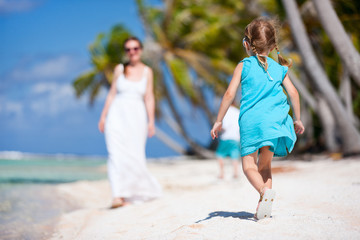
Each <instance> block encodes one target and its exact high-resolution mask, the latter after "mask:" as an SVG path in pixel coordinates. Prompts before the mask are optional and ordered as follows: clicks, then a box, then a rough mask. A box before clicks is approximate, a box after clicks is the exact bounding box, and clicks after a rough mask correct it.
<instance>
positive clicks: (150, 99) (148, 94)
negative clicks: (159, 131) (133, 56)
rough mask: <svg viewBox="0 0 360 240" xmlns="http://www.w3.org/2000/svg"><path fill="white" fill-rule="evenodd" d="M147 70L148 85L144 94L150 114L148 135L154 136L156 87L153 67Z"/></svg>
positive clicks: (148, 113)
mask: <svg viewBox="0 0 360 240" xmlns="http://www.w3.org/2000/svg"><path fill="white" fill-rule="evenodd" d="M148 69H149V71H148V72H147V75H148V76H147V79H148V81H147V85H146V91H145V96H144V101H145V107H146V112H147V115H148V136H149V137H152V136H154V135H155V97H154V88H153V81H154V80H153V79H154V78H153V71H152V69H151V68H148Z"/></svg>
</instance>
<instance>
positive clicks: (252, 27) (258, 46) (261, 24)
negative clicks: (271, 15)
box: [245, 17, 292, 71]
mask: <svg viewBox="0 0 360 240" xmlns="http://www.w3.org/2000/svg"><path fill="white" fill-rule="evenodd" d="M276 25H277V24H276V20H270V19H268V18H264V17H260V18H256V19H255V20H253V21H252V22H251V23H249V24H248V25H247V26H246V28H245V40H246V41H247V42H248V43H249V44H250V47H251V50H252V52H253V53H255V55H256V57H257V59H258V61H259V63H260V65H261V66H262V67H263V68H264V70H265V71H267V68H268V63H267V60H266V56H263V55H260V54H259V53H263V52H267V51H270V50H272V49H273V48H275V49H276V51H277V55H278V62H279V64H281V65H284V66H288V67H291V65H292V62H291V60H290V61H288V60H286V59H285V58H284V57H283V56H281V54H280V50H279V46H278V44H277V31H276V27H275V26H276Z"/></svg>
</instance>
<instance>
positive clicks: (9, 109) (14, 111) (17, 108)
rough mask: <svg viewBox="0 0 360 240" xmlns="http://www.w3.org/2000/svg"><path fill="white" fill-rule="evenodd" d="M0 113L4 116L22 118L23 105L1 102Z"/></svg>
mask: <svg viewBox="0 0 360 240" xmlns="http://www.w3.org/2000/svg"><path fill="white" fill-rule="evenodd" d="M0 113H5V114H6V115H15V116H22V115H23V105H22V104H21V103H19V102H14V101H2V102H1V104H0Z"/></svg>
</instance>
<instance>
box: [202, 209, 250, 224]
mask: <svg viewBox="0 0 360 240" xmlns="http://www.w3.org/2000/svg"><path fill="white" fill-rule="evenodd" d="M213 217H223V218H228V217H232V218H240V219H244V220H250V221H254V222H256V220H255V219H254V214H253V213H249V212H244V211H241V212H224V211H216V212H212V213H209V216H207V217H206V218H204V219H201V220H198V221H196V222H195V223H200V222H203V221H206V220H209V219H211V218H213Z"/></svg>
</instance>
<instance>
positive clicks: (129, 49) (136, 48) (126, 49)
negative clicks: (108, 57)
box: [125, 47, 140, 53]
mask: <svg viewBox="0 0 360 240" xmlns="http://www.w3.org/2000/svg"><path fill="white" fill-rule="evenodd" d="M139 49H140V48H139V47H134V48H125V52H127V53H129V52H131V50H133V51H134V52H137V51H139Z"/></svg>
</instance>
